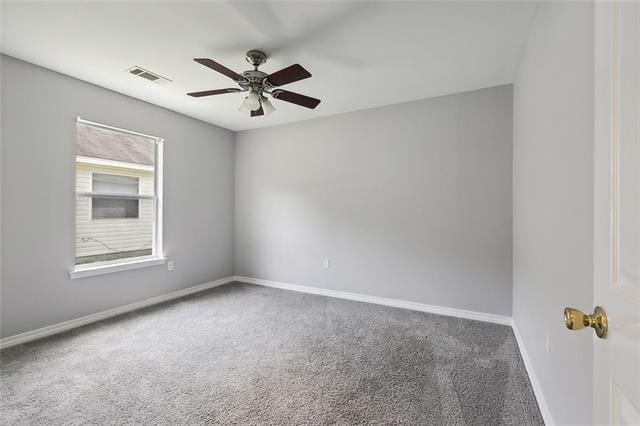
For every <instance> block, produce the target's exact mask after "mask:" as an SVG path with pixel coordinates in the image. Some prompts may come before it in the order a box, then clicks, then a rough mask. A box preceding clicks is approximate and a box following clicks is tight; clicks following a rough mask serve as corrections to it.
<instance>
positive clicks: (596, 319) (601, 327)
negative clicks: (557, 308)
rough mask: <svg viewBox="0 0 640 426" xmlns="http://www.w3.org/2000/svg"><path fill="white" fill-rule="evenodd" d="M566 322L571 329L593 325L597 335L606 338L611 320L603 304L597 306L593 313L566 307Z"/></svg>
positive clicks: (580, 328)
mask: <svg viewBox="0 0 640 426" xmlns="http://www.w3.org/2000/svg"><path fill="white" fill-rule="evenodd" d="M564 324H565V325H566V326H567V328H568V329H569V330H582V329H583V328H585V327H587V326H588V327H591V328H593V329H594V330H595V332H596V336H598V337H599V338H601V339H604V338H605V337H606V336H607V328H608V326H609V321H608V320H607V313H606V312H605V311H604V308H603V307H602V306H596V308H595V309H594V310H593V314H591V315H587V314H585V313H583V312H582V311H580V310H578V309H575V308H564Z"/></svg>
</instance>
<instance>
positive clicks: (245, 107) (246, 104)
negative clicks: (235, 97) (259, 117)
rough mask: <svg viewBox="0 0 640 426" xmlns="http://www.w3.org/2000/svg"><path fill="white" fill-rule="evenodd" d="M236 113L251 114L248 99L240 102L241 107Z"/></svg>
mask: <svg viewBox="0 0 640 426" xmlns="http://www.w3.org/2000/svg"><path fill="white" fill-rule="evenodd" d="M238 111H240V112H244V113H247V114H249V113H251V111H252V110H251V101H249V97H246V98H244V101H243V102H242V105H240V108H238Z"/></svg>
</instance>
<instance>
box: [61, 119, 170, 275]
mask: <svg viewBox="0 0 640 426" xmlns="http://www.w3.org/2000/svg"><path fill="white" fill-rule="evenodd" d="M162 145H163V141H162V139H160V138H156V137H153V136H147V135H143V134H141V133H136V132H131V131H126V130H121V129H116V128H113V127H110V126H106V125H103V124H98V123H93V122H90V121H86V120H82V119H80V118H78V121H77V123H76V163H75V170H76V180H75V187H76V202H75V234H76V235H75V269H74V271H73V272H72V277H73V276H74V275H73V274H75V273H77V271H85V272H86V271H87V270H89V269H91V270H98V269H109V268H111V267H113V266H117V265H123V264H128V265H129V264H132V262H134V263H136V262H138V261H140V262H139V263H140V264H143V263H144V261H145V260H150V261H151V260H154V259H162V242H161V241H162V221H161V217H162V215H161V212H162V209H161V206H162V204H161V201H162V191H161V188H162V172H161V171H162V164H161V160H162ZM103 267H104V268H103Z"/></svg>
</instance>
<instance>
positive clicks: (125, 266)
mask: <svg viewBox="0 0 640 426" xmlns="http://www.w3.org/2000/svg"><path fill="white" fill-rule="evenodd" d="M77 123H82V124H87V125H90V126H94V127H100V128H103V129H108V130H114V131H118V132H123V133H128V134H131V135H136V136H142V137H145V138H149V139H152V140H155V143H156V149H155V158H154V174H153V177H154V184H155V195H148V196H146V195H138V196H137V197H136V198H151V199H153V201H154V203H153V206H154V219H155V220H154V221H153V231H152V232H153V242H152V251H151V253H152V254H151V255H150V256H140V257H130V258H126V259H116V260H109V261H105V262H94V263H89V264H83V265H75V252H76V248H75V246H76V238H75V232H76V229H75V221H74V238H73V263H74V266H73V268H72V269H71V270H70V271H69V277H70V278H71V279H76V278H82V277H89V276H93V275H101V274H107V273H112V272H119V271H125V270H129V269H137V268H143V267H147V266H155V265H162V264H164V263H165V262H166V260H167V259H166V257H165V255H164V245H163V241H162V231H163V226H162V225H163V222H162V221H163V215H162V211H163V160H164V155H163V154H164V152H163V151H164V139H163V138H160V137H157V136H151V135H147V134H144V133H139V132H133V131H131V130H125V129H120V128H118V127H113V126H108V125H106V124H102V123H96V122H94V121H88V120H84V119H82V118H81V117H78V118H77V119H76V124H77ZM75 164H76V161H75V150H74V170H75ZM92 185H93V183H92ZM74 186H75V180H74ZM78 195H82V194H78V193H77V192H76V191H75V188H74V199H75V197H77V196H78ZM85 195H89V194H85ZM73 211H74V215H75V214H76V211H75V204H74V209H73Z"/></svg>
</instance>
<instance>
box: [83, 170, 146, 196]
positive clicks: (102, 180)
mask: <svg viewBox="0 0 640 426" xmlns="http://www.w3.org/2000/svg"><path fill="white" fill-rule="evenodd" d="M138 179H139V178H138V177H135V176H119V175H105V174H102V173H93V192H99V193H102V194H109V193H112V194H113V193H115V194H137V193H138Z"/></svg>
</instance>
